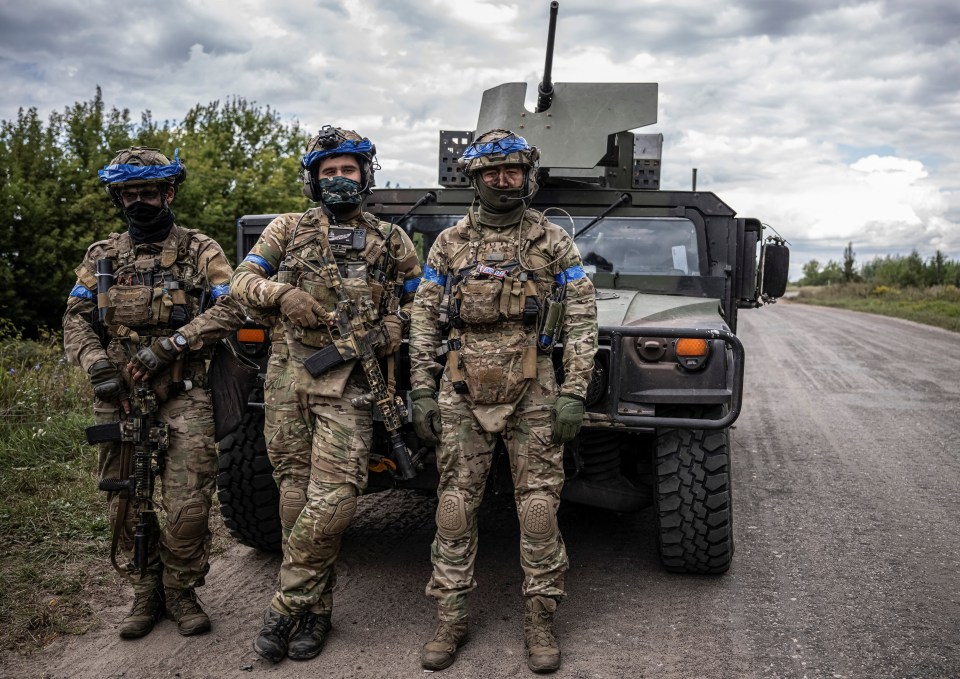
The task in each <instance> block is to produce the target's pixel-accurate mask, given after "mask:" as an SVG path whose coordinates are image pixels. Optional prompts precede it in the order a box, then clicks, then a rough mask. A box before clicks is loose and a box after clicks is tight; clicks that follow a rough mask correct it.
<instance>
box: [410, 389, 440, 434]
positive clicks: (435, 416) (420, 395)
mask: <svg viewBox="0 0 960 679" xmlns="http://www.w3.org/2000/svg"><path fill="white" fill-rule="evenodd" d="M433 394H434V392H433V389H414V390H413V391H411V392H410V399H411V400H412V401H413V428H414V430H416V432H417V436H419V437H420V438H421V439H422V440H423V441H424V442H425V443H429V444H430V445H434V446H435V445H437V444H439V443H440V406H439V404H437V399H436V398H434V395H433Z"/></svg>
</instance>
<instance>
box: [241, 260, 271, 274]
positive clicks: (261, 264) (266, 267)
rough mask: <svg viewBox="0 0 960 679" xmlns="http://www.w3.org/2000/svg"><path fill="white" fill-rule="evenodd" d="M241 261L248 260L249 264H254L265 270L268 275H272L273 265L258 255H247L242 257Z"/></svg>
mask: <svg viewBox="0 0 960 679" xmlns="http://www.w3.org/2000/svg"><path fill="white" fill-rule="evenodd" d="M243 261H245V262H250V263H251V264H256V265H257V266H259V267H260V268H261V269H263V270H264V271H265V272H266V274H267V276H268V277H269V276H272V275H273V267H272V266H270V262H268V261H267V260H265V259H264V258H263V257H261V256H260V255H247V256H246V257H244V258H243Z"/></svg>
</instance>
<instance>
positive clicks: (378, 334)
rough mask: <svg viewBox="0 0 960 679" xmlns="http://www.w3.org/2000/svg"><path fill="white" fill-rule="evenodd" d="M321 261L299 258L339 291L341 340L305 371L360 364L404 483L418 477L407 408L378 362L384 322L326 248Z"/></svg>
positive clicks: (308, 362)
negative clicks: (354, 291) (350, 287)
mask: <svg viewBox="0 0 960 679" xmlns="http://www.w3.org/2000/svg"><path fill="white" fill-rule="evenodd" d="M319 257H320V266H317V265H316V264H314V263H312V262H308V261H307V260H305V259H301V258H299V257H297V261H299V262H300V263H301V264H302V265H303V266H305V267H306V268H308V269H310V270H311V271H312V272H313V273H315V274H318V275H320V276H323V277H325V278H326V280H327V281H329V282H328V283H327V285H328V286H329V287H330V288H332V289H333V290H334V291H336V293H337V308H336V310H335V311H334V314H333V315H334V321H335V322H336V324H337V328H338V330H339V331H340V338H339V339H337V340H334V342H333V343H332V344H331V345H330V346H328V347H324V348H323V349H321V350H320V351H317V352H316V353H314V354H313V355H312V356H308V357H307V358H306V359H305V360H304V362H303V367H304V368H306V369H307V371H308V372H309V373H310V374H311V375H313V376H314V377H319V376H320V375H322V374H323V373H325V372H326V371H327V370H329V369H330V368H332V367H334V366H336V365H340V364H341V363H344V362H346V361H348V360H350V359H352V358H355V359H357V360H358V361H360V365H361V366H362V367H363V374H364V375H365V376H366V378H367V384H368V385H369V387H370V396H371V397H372V400H373V403H374V404H375V405H376V407H377V409H378V410H379V411H380V415H381V416H382V417H383V426H384V427H386V430H387V435H388V436H389V437H390V452H391V453H392V457H393V461H394V462H395V463H396V467H397V471H396V476H397V478H399V479H400V480H401V481H406V480H409V479H412V478H413V477H415V476H416V475H417V470H416V468H415V466H414V462H413V458H412V457H411V455H410V450H409V449H408V448H407V445H406V444H405V443H404V442H403V437H402V436H401V435H400V428H401V426H402V425H403V422H404V420H405V419H406V416H407V408H406V405H405V404H404V402H403V400H402V399H401V398H400V397H398V396H396V395H391V394H390V392H389V390H388V389H387V383H386V381H385V380H384V379H383V373H382V372H381V371H380V364H379V363H378V362H377V354H376V347H377V346H379V345H380V344H382V343H385V342H386V335H387V333H386V330H385V329H384V327H383V322H382V321H380V319H379V317H378V316H377V310H376V309H375V308H374V305H373V302H372V301H370V300H364V302H363V304H362V307H361V305H360V304H358V303H357V301H356V300H354V299H351V297H350V295H349V294H347V291H346V290H345V289H344V286H343V278H342V277H341V276H340V269H339V268H338V267H337V263H336V260H334V259H332V258H327V256H326V253H325V251H324V249H323V248H320V254H319Z"/></svg>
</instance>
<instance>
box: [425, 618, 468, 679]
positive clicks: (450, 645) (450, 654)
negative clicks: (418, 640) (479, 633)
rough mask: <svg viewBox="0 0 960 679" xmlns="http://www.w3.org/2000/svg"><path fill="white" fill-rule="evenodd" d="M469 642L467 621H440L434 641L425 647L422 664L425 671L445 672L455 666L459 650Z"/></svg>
mask: <svg viewBox="0 0 960 679" xmlns="http://www.w3.org/2000/svg"><path fill="white" fill-rule="evenodd" d="M466 642H467V621H466V620H458V621H456V622H444V621H443V620H441V621H440V625H439V626H438V627H437V632H436V634H434V635H433V639H431V640H430V641H428V642H427V643H425V644H424V645H423V652H422V653H421V654H420V664H421V665H423V669H425V670H445V669H447V668H448V667H450V665H452V664H453V661H454V659H455V658H456V655H457V649H458V648H460V647H461V646H463V645H464V644H465V643H466Z"/></svg>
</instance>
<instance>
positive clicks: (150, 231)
mask: <svg viewBox="0 0 960 679" xmlns="http://www.w3.org/2000/svg"><path fill="white" fill-rule="evenodd" d="M123 214H124V215H125V216H126V218H127V230H128V231H129V232H130V237H131V238H132V239H133V242H134V243H157V242H159V241H162V240H163V239H164V238H166V237H167V234H168V233H170V227H171V226H173V220H174V215H173V211H172V210H171V209H170V206H168V205H167V203H166V201H164V203H163V204H162V205H148V204H147V203H143V202H140V201H137V202H136V203H134V204H133V205H131V206H130V207H128V208H124V210H123Z"/></svg>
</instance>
